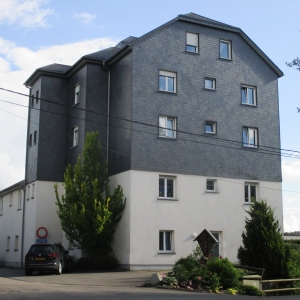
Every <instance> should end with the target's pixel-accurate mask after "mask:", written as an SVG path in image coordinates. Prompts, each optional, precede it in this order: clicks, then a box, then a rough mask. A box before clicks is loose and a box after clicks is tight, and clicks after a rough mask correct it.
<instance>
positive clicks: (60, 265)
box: [55, 261, 62, 275]
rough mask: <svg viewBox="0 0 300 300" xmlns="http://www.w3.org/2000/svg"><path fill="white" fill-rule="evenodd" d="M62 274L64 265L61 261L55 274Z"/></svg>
mask: <svg viewBox="0 0 300 300" xmlns="http://www.w3.org/2000/svg"><path fill="white" fill-rule="evenodd" d="M61 273H62V264H61V261H59V265H58V269H57V270H56V272H55V274H56V275H60V274H61Z"/></svg>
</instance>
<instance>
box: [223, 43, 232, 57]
mask: <svg viewBox="0 0 300 300" xmlns="http://www.w3.org/2000/svg"><path fill="white" fill-rule="evenodd" d="M220 58H224V59H231V42H230V41H225V40H220Z"/></svg>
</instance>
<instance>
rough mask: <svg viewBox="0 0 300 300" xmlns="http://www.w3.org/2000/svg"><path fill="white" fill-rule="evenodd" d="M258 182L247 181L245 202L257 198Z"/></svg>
mask: <svg viewBox="0 0 300 300" xmlns="http://www.w3.org/2000/svg"><path fill="white" fill-rule="evenodd" d="M256 187H257V184H256V183H245V203H251V202H252V201H253V200H256Z"/></svg>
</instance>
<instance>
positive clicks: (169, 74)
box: [158, 70, 177, 93]
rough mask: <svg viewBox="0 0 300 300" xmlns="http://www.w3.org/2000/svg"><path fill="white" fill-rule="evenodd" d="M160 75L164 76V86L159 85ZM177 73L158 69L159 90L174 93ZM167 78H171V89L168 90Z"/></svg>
mask: <svg viewBox="0 0 300 300" xmlns="http://www.w3.org/2000/svg"><path fill="white" fill-rule="evenodd" d="M161 77H164V78H165V86H161V85H160V79H161ZM176 78H177V73H176V72H170V71H163V70H159V78H158V81H159V82H158V85H159V90H160V91H162V92H168V93H176V90H177V88H176V85H177V82H176V81H177V80H176ZM169 79H172V80H173V90H169Z"/></svg>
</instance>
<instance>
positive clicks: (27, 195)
mask: <svg viewBox="0 0 300 300" xmlns="http://www.w3.org/2000/svg"><path fill="white" fill-rule="evenodd" d="M29 199H30V184H29V185H27V193H26V200H29Z"/></svg>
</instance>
